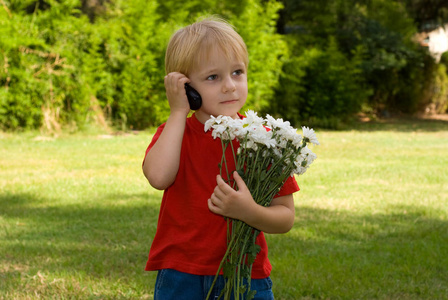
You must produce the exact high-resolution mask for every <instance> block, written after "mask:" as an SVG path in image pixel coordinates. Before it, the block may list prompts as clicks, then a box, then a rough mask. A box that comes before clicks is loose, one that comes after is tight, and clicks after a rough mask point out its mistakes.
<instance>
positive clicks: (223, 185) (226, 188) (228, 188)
mask: <svg viewBox="0 0 448 300" xmlns="http://www.w3.org/2000/svg"><path fill="white" fill-rule="evenodd" d="M216 183H217V184H218V187H219V188H220V189H221V191H222V192H223V193H224V194H228V193H229V192H232V191H233V190H234V189H232V187H231V186H230V185H228V184H227V183H226V182H225V181H224V179H222V177H221V175H217V176H216Z"/></svg>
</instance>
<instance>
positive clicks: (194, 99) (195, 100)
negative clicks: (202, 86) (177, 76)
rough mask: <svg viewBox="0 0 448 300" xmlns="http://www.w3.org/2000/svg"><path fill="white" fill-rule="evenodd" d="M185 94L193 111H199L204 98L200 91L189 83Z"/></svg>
mask: <svg viewBox="0 0 448 300" xmlns="http://www.w3.org/2000/svg"><path fill="white" fill-rule="evenodd" d="M185 92H186V94H187V98H188V103H190V109H191V110H198V109H199V108H200V107H201V105H202V98H201V95H199V93H198V91H196V90H195V89H194V88H192V87H191V86H190V85H189V84H188V83H186V84H185Z"/></svg>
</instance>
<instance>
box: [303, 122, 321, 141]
mask: <svg viewBox="0 0 448 300" xmlns="http://www.w3.org/2000/svg"><path fill="white" fill-rule="evenodd" d="M302 130H303V136H304V137H305V140H306V141H307V142H310V143H312V144H314V145H319V141H318V140H317V137H316V133H315V132H314V129H312V128H309V127H305V126H302Z"/></svg>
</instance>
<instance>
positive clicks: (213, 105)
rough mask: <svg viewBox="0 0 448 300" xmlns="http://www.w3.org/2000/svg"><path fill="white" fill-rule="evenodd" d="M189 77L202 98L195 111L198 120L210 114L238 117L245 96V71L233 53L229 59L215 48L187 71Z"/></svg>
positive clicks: (205, 119) (244, 67) (242, 64)
mask: <svg viewBox="0 0 448 300" xmlns="http://www.w3.org/2000/svg"><path fill="white" fill-rule="evenodd" d="M189 79H190V80H191V83H190V84H191V86H192V87H193V88H195V89H196V90H197V91H198V92H199V94H200V95H201V97H202V106H201V108H200V109H198V110H197V111H196V118H197V119H198V120H199V121H200V122H201V123H205V122H206V121H207V120H208V119H209V118H210V115H213V116H218V115H225V116H230V117H232V118H237V117H238V115H237V113H238V112H239V110H240V109H241V108H242V107H243V105H244V103H246V98H247V70H246V66H245V65H244V63H243V62H242V61H239V60H238V59H237V58H236V57H235V56H232V58H231V59H230V60H229V59H228V58H226V56H225V55H224V53H223V52H222V51H220V50H218V49H215V50H213V51H212V52H211V53H209V57H208V59H205V58H204V60H201V61H200V62H199V64H198V65H197V66H196V67H195V68H194V69H193V70H192V72H190V75H189Z"/></svg>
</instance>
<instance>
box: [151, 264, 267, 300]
mask: <svg viewBox="0 0 448 300" xmlns="http://www.w3.org/2000/svg"><path fill="white" fill-rule="evenodd" d="M214 278H215V276H201V275H192V274H188V273H182V272H179V271H176V270H172V269H163V270H160V271H159V273H158V274H157V280H156V286H155V291H154V300H174V299H176V300H183V299H185V300H201V299H205V298H206V297H207V293H208V291H209V289H210V287H211V285H212V283H213V280H214ZM223 288H224V278H223V277H222V276H219V278H218V280H217V281H216V283H215V286H214V288H213V293H212V295H211V297H210V299H212V300H213V299H218V295H219V294H220V292H221V290H222V289H223ZM251 290H255V291H257V293H256V294H255V298H254V299H255V300H273V299H274V294H273V293H272V281H271V278H269V277H267V278H264V279H252V281H251ZM232 299H233V298H232Z"/></svg>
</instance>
